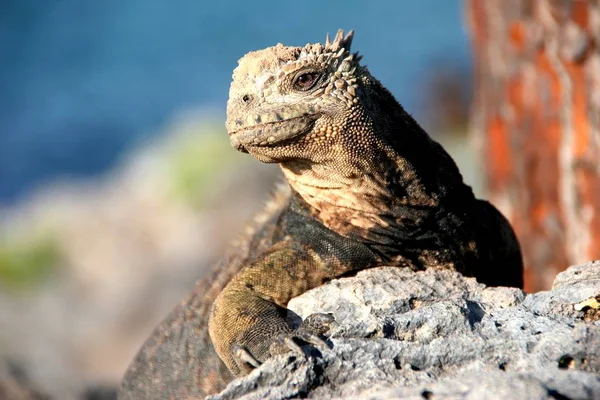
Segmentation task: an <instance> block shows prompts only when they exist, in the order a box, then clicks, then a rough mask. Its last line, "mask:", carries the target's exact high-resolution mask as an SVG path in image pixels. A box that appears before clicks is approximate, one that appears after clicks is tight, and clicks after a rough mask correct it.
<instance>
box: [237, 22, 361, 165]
mask: <svg viewBox="0 0 600 400" xmlns="http://www.w3.org/2000/svg"><path fill="white" fill-rule="evenodd" d="M352 36H353V32H352V31H350V32H349V33H348V34H347V35H345V36H344V33H343V31H342V30H340V31H338V33H337V35H336V36H335V38H334V40H333V41H330V40H329V36H328V37H327V39H326V42H325V45H322V44H320V43H317V44H307V45H306V46H304V47H287V46H284V45H282V44H278V45H277V46H274V47H269V48H267V49H264V50H260V51H255V52H250V53H248V54H247V55H245V56H244V57H243V58H241V59H240V60H239V62H238V64H239V65H238V67H237V68H236V69H235V70H234V72H233V82H232V84H231V89H230V92H229V101H228V102H227V124H226V126H227V131H228V132H229V136H230V139H231V142H232V144H233V145H234V146H235V147H236V148H237V149H238V150H240V151H244V152H249V153H251V154H252V155H253V156H255V157H256V158H258V159H259V160H261V161H264V162H284V161H286V160H290V159H295V160H298V159H303V158H305V159H308V160H313V161H320V160H315V158H317V159H319V158H321V159H323V158H331V154H329V152H330V151H329V150H331V149H332V147H334V146H336V144H340V141H344V139H348V140H350V139H351V140H358V139H359V138H357V137H353V138H344V137H342V136H343V135H344V132H345V130H346V129H345V128H346V127H347V126H348V125H349V124H352V123H354V124H361V123H367V122H366V120H365V119H364V118H363V119H362V120H361V118H359V116H360V115H361V114H364V112H363V108H364V107H365V104H364V99H365V98H366V96H362V95H361V91H362V90H364V88H362V87H361V83H360V78H361V75H364V74H367V75H368V72H367V71H366V69H365V68H364V67H361V66H360V65H359V64H358V61H359V59H360V57H359V56H358V54H357V53H351V52H350V44H351V43H352ZM355 148H356V146H355Z"/></svg>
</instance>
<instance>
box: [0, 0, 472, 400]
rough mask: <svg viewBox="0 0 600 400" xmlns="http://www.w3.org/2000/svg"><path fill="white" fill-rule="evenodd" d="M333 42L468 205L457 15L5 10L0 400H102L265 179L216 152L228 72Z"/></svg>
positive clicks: (266, 7)
mask: <svg viewBox="0 0 600 400" xmlns="http://www.w3.org/2000/svg"><path fill="white" fill-rule="evenodd" d="M338 28H343V29H346V30H348V29H354V30H355V32H356V35H355V40H354V44H353V47H354V49H355V50H358V51H360V53H361V54H362V55H363V56H364V58H363V62H364V63H366V64H367V65H368V66H369V68H370V70H371V72H372V73H373V75H374V76H376V77H377V78H378V79H379V80H381V81H382V82H383V84H384V85H385V86H386V87H388V88H389V89H390V90H391V91H392V93H393V94H394V95H395V96H396V98H397V99H398V100H399V101H400V102H401V103H402V104H403V105H404V106H405V108H406V109H407V110H408V111H409V112H410V113H412V114H413V115H415V116H416V118H417V120H418V121H420V122H421V124H422V125H424V126H425V128H426V129H428V131H429V132H430V133H431V134H432V136H434V137H435V138H436V139H437V140H439V141H441V142H442V143H443V144H444V145H445V146H446V147H447V149H448V150H449V151H450V152H451V153H452V155H453V156H454V157H455V159H456V160H457V162H458V163H459V166H460V167H461V170H462V172H463V174H464V175H465V179H466V180H467V182H469V183H470V184H472V185H474V187H475V190H476V191H478V192H479V191H480V187H481V185H480V183H479V179H480V178H479V176H478V175H477V172H476V168H474V162H475V161H474V155H473V152H472V151H471V150H470V148H469V146H468V144H467V142H466V139H465V132H466V126H467V111H468V107H469V102H470V98H469V96H470V92H471V88H470V81H471V76H470V75H471V74H470V70H469V64H470V54H469V47H468V40H467V36H466V33H465V28H464V26H463V10H462V4H461V2H459V1H448V0H421V1H418V2H417V1H413V2H398V1H393V0H381V1H377V2H370V4H369V5H368V6H366V5H365V3H364V1H357V0H353V1H346V2H344V5H343V6H341V5H340V4H339V3H337V4H334V3H333V2H321V1H315V0H307V1H304V2H302V3H291V2H290V3H286V2H281V1H260V2H258V1H256V2H247V1H221V2H201V1H197V0H196V1H192V0H178V1H172V2H166V1H162V0H126V1H125V0H103V1H92V0H60V1H59V0H55V1H41V0H4V1H2V2H0V387H1V386H2V381H4V382H5V383H4V384H5V389H4V390H5V391H6V392H5V393H9V391H7V390H9V389H6V388H7V387H9V386H11V385H13V386H12V389H10V390H12V392H10V393H13V395H14V396H15V397H16V396H17V394H18V393H21V394H23V396H25V395H26V394H25V392H19V391H20V390H21V389H19V388H18V387H19V386H23V387H28V388H31V389H32V390H37V391H39V392H42V393H46V394H48V395H50V396H51V397H52V398H57V399H79V398H89V399H92V398H94V399H99V398H111V396H113V395H114V392H113V389H114V387H116V385H117V384H118V381H119V379H120V377H121V376H122V374H123V372H124V371H125V368H126V367H127V365H128V364H129V362H130V361H131V359H132V358H133V356H134V355H135V353H136V351H137V349H138V348H139V346H141V344H142V342H143V341H144V339H145V338H146V337H147V336H148V335H149V334H150V332H151V331H152V329H153V328H154V327H155V326H156V325H157V324H158V323H159V322H160V320H161V319H163V318H164V317H165V316H166V314H167V313H168V312H169V311H170V310H171V309H172V308H173V306H174V305H175V304H176V303H177V302H178V301H179V299H181V298H182V297H183V296H184V295H185V294H186V293H188V292H189V291H190V290H191V289H192V288H193V286H194V283H195V281H196V280H197V279H198V278H199V277H201V276H202V274H203V273H204V271H205V269H206V268H207V267H209V266H210V265H211V264H212V263H213V262H214V261H215V260H216V259H217V258H218V257H219V256H220V255H221V254H222V253H223V251H224V248H225V247H226V245H227V243H228V241H229V240H231V239H232V238H234V237H235V235H236V234H238V233H239V232H241V230H242V228H243V226H244V224H245V223H246V222H247V221H248V220H249V219H250V218H251V216H252V214H253V213H254V212H255V211H256V210H257V209H259V208H260V207H261V205H262V204H263V203H264V201H265V199H266V198H268V196H269V193H270V191H271V187H272V184H273V181H274V180H276V179H277V177H278V168H277V167H276V166H272V165H262V164H260V163H258V162H256V161H255V160H253V159H251V157H250V156H247V155H244V154H238V153H237V152H235V150H233V148H231V147H230V145H229V142H228V138H227V134H226V133H225V130H224V126H223V124H224V118H225V102H226V100H227V96H228V90H229V83H230V79H231V73H232V70H233V69H234V68H235V66H236V61H237V59H239V58H240V57H241V56H242V55H244V54H245V53H246V52H248V51H250V50H256V49H260V48H264V47H268V46H272V45H274V44H276V43H277V42H282V43H284V44H287V45H304V44H306V43H308V42H310V43H313V42H323V41H324V38H325V34H326V33H327V32H329V33H335V32H336V31H337V29H338ZM0 390H1V388H0ZM22 390H26V389H22ZM0 397H1V394H0Z"/></svg>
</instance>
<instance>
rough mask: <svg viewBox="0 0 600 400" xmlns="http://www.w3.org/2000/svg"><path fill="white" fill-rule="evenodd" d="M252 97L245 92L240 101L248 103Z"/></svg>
mask: <svg viewBox="0 0 600 400" xmlns="http://www.w3.org/2000/svg"><path fill="white" fill-rule="evenodd" d="M252 99H253V97H252V95H251V94H245V95H243V96H242V101H243V102H244V103H246V104H249V103H250V102H251V101H252Z"/></svg>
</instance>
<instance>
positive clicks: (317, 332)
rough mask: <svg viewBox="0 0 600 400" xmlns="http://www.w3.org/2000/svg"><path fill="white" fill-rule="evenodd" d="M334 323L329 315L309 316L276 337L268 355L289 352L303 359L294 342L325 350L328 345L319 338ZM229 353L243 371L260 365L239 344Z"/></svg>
mask: <svg viewBox="0 0 600 400" xmlns="http://www.w3.org/2000/svg"><path fill="white" fill-rule="evenodd" d="M334 322H335V318H334V317H333V315H331V314H323V313H315V314H311V315H309V316H308V317H307V318H306V319H305V320H304V321H302V324H300V326H299V327H298V328H296V329H294V330H293V331H291V332H288V333H283V334H281V335H279V336H277V337H276V338H275V339H274V340H273V343H271V345H270V347H269V353H270V355H271V356H276V355H281V354H286V353H290V352H291V353H294V354H296V355H298V356H301V357H304V356H305V353H304V351H303V350H302V347H300V345H299V344H298V343H296V340H299V341H301V342H304V343H307V344H310V345H313V346H315V347H317V348H319V349H321V350H327V349H329V345H328V344H327V342H326V341H325V340H323V339H322V338H321V336H323V335H324V334H325V333H327V331H329V330H330V328H331V325H332V323H334ZM231 352H232V354H233V356H234V357H235V358H236V361H237V363H238V365H240V367H242V365H243V368H244V369H245V370H248V369H250V370H251V369H254V368H258V367H260V365H261V364H262V362H261V361H259V360H258V359H257V358H256V357H255V356H254V355H252V353H251V352H250V351H249V350H248V349H247V348H246V347H245V346H242V345H240V344H234V345H233V346H232V347H231Z"/></svg>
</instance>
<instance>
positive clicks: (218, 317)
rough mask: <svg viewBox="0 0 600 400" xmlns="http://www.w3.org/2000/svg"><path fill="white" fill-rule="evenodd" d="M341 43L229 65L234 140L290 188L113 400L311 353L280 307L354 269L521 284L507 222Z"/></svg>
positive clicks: (195, 388) (148, 349) (215, 385)
mask: <svg viewBox="0 0 600 400" xmlns="http://www.w3.org/2000/svg"><path fill="white" fill-rule="evenodd" d="M351 41H352V33H350V34H349V35H347V36H344V35H343V33H342V32H341V31H340V32H338V35H337V36H336V38H335V39H334V41H333V42H330V41H329V40H327V42H326V44H325V45H324V46H323V45H321V44H315V45H306V46H305V47H303V48H302V47H285V46H283V45H277V46H275V47H271V48H268V49H265V50H261V51H257V52H251V53H249V54H247V55H246V56H244V57H243V58H242V59H241V60H240V61H239V66H238V67H237V68H236V70H235V71H234V76H233V83H232V85H231V90H230V98H229V101H228V105H227V130H228V131H229V135H230V138H231V142H232V144H233V145H234V146H235V147H236V148H237V149H238V150H241V151H244V152H248V153H250V154H251V155H253V156H254V157H255V158H257V159H258V160H260V161H263V162H269V163H278V164H279V165H280V166H281V168H282V170H283V172H284V175H285V177H286V179H287V181H288V183H289V186H290V187H291V190H290V189H285V188H283V189H280V191H279V193H278V194H277V195H276V199H275V201H274V202H272V203H271V204H270V205H269V206H268V207H267V211H266V212H265V213H264V214H263V215H262V216H261V217H259V218H258V220H257V221H256V222H255V225H254V226H253V228H252V229H251V230H252V231H251V232H250V233H249V234H248V235H247V238H246V239H245V240H243V241H241V242H240V243H238V244H237V245H236V246H235V247H236V252H234V253H232V255H230V256H228V257H226V259H225V260H224V261H223V262H222V263H221V264H220V265H219V266H218V268H217V269H216V270H215V272H214V274H213V275H212V276H210V277H209V278H207V280H203V281H200V282H199V283H198V286H197V288H196V290H195V291H194V293H192V295H191V296H190V297H189V298H188V300H186V301H185V302H183V303H182V304H181V305H180V306H179V307H177V308H176V309H175V310H174V311H173V313H172V314H171V316H170V317H169V318H168V319H167V320H166V321H165V322H164V323H163V324H162V325H160V326H159V327H158V328H157V330H156V331H155V333H154V334H153V336H152V337H151V338H150V339H149V340H148V342H147V343H146V344H145V345H144V347H143V348H142V350H141V351H140V353H139V354H138V356H137V358H136V359H135V360H134V362H133V364H132V366H131V367H130V369H129V371H128V372H127V374H126V376H125V379H124V382H123V386H122V388H121V393H120V397H121V398H123V399H125V398H140V399H141V398H144V399H153V398H157V399H158V398H161V399H162V398H186V397H188V398H201V397H203V396H204V395H206V394H210V393H214V392H216V391H218V390H220V389H222V388H223V387H224V385H225V384H226V383H227V382H228V381H229V380H231V379H232V377H233V376H241V375H244V374H246V373H247V372H248V371H250V370H251V369H252V368H253V365H258V363H260V362H262V361H264V360H266V359H267V358H268V357H269V356H270V355H271V354H277V353H280V352H284V351H288V350H289V349H288V348H287V347H290V348H292V349H293V348H294V346H295V345H294V342H293V340H290V339H293V338H297V337H300V338H303V339H305V340H307V341H309V342H311V341H312V340H311V339H314V335H312V336H311V335H310V332H309V330H308V329H304V328H305V327H301V328H300V329H299V330H297V331H293V330H292V328H291V327H290V325H289V322H288V321H287V320H286V317H287V310H286V308H285V306H286V305H287V303H288V301H289V300H290V299H291V298H293V297H295V296H297V295H299V294H301V293H303V292H305V291H307V290H309V289H311V288H313V287H316V286H319V285H321V284H323V283H324V282H326V281H327V280H330V279H333V278H335V277H339V276H341V275H344V274H348V273H352V272H356V271H358V270H361V269H365V268H371V267H375V266H382V265H392V266H399V267H407V268H412V269H415V270H419V269H425V268H449V269H454V270H457V271H460V272H462V273H463V274H465V275H468V276H474V277H476V278H477V279H478V280H480V281H481V282H483V283H486V284H488V285H506V286H517V287H521V286H522V262H521V254H520V250H519V245H518V243H517V240H516V238H515V236H514V233H513V231H512V229H511V227H510V225H509V224H508V222H507V221H506V220H505V219H504V217H502V215H501V214H500V213H499V212H498V211H497V210H496V209H495V208H494V207H493V206H491V205H490V204H489V203H487V202H485V201H481V200H477V199H476V198H475V197H474V196H473V193H472V191H471V189H470V188H469V187H468V186H466V185H465V184H464V183H463V181H462V177H461V175H460V173H459V171H458V169H457V167H456V165H455V163H454V162H453V161H452V159H451V158H450V156H449V155H448V154H447V153H446V152H445V151H444V150H443V149H442V148H441V146H440V145H439V144H437V143H436V142H434V141H433V140H431V139H430V138H429V136H428V135H427V134H426V133H425V132H424V131H423V130H422V129H421V128H420V127H419V125H418V124H417V123H416V122H415V121H414V120H413V119H412V118H411V117H410V116H409V115H408V114H407V113H406V112H405V111H404V109H403V108H402V107H401V106H400V105H399V104H398V103H397V102H396V100H395V99H394V98H393V96H392V95H391V94H390V93H389V92H388V91H387V90H386V89H385V88H384V87H383V86H382V85H381V84H380V83H379V82H378V81H377V80H376V79H375V78H373V77H372V76H371V75H370V74H369V72H368V70H367V69H366V68H365V67H363V66H361V65H360V64H359V59H360V57H359V56H358V55H357V54H356V53H354V54H353V53H351V52H350V44H351ZM288 192H289V193H288ZM286 193H287V194H286ZM209 334H210V337H209ZM217 355H218V356H217ZM221 360H222V361H223V362H221Z"/></svg>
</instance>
